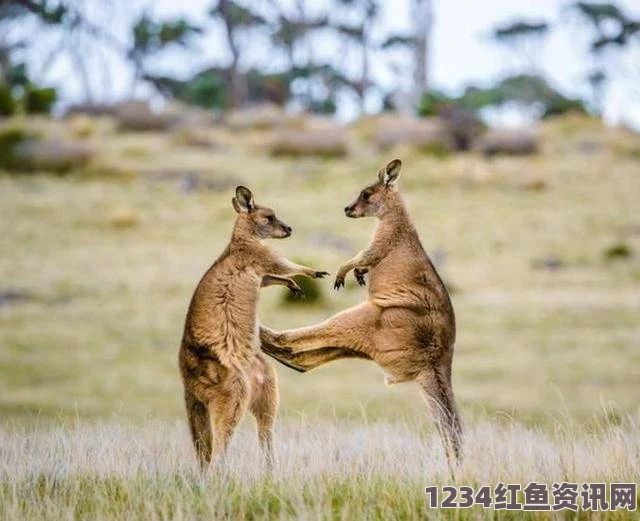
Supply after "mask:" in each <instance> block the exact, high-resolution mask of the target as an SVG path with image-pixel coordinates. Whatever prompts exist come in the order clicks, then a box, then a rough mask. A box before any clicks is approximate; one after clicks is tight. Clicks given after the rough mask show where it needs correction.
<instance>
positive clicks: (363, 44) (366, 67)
mask: <svg viewBox="0 0 640 521" xmlns="http://www.w3.org/2000/svg"><path fill="white" fill-rule="evenodd" d="M337 5H338V7H339V8H341V11H342V13H341V14H343V17H344V18H352V19H355V20H354V21H353V22H347V23H345V22H337V21H336V22H334V23H332V24H331V27H332V28H334V29H335V30H336V31H337V33H338V34H339V35H340V36H341V37H342V38H344V39H345V40H346V41H347V42H350V43H352V44H355V45H356V46H358V47H359V48H360V53H361V60H360V73H359V75H358V77H357V78H356V79H350V78H349V77H348V76H347V75H346V74H343V75H342V78H341V80H342V83H343V84H344V85H346V86H348V87H349V88H350V89H351V90H353V91H354V92H355V93H356V95H357V96H358V99H359V100H360V110H361V112H362V111H363V110H364V103H365V98H366V94H367V91H368V90H369V88H370V87H372V86H373V81H372V79H371V65H370V58H371V53H372V52H373V50H374V48H375V43H374V41H373V37H372V32H373V28H374V24H375V22H376V20H377V17H378V14H379V12H380V4H379V2H378V1H377V0H337Z"/></svg>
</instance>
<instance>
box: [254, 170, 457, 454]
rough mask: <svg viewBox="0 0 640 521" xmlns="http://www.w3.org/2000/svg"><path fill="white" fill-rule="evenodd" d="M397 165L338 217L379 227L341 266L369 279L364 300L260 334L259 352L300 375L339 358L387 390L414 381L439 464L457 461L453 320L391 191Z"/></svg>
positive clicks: (360, 280) (397, 195) (402, 208)
mask: <svg viewBox="0 0 640 521" xmlns="http://www.w3.org/2000/svg"><path fill="white" fill-rule="evenodd" d="M401 165H402V163H401V162H400V160H398V159H395V160H393V161H391V162H390V163H389V164H388V165H387V166H386V168H383V169H381V170H380V171H379V172H378V181H377V182H376V183H374V184H372V185H370V186H367V187H366V188H364V189H363V190H362V191H361V192H360V194H359V196H358V198H357V199H356V201H355V202H354V203H353V204H351V205H349V206H347V207H346V208H345V209H344V211H345V214H346V215H347V217H353V218H358V217H369V216H375V217H377V218H378V219H379V223H378V226H377V228H376V230H375V233H374V235H373V240H372V242H371V244H370V245H369V247H368V248H367V249H366V250H363V251H361V252H360V253H358V254H357V255H356V256H355V257H353V258H352V259H350V260H348V261H347V262H345V263H344V264H343V265H342V266H341V267H340V269H339V271H338V274H337V276H336V280H335V285H334V287H335V288H336V289H339V288H340V287H342V286H344V279H345V277H346V275H347V274H348V273H349V271H351V270H354V276H355V278H356V280H357V281H358V283H359V284H360V285H364V284H365V279H364V276H365V274H367V273H368V274H369V296H368V299H367V300H366V301H365V302H364V303H362V304H360V305H358V306H355V307H353V308H350V309H347V310H345V311H342V312H341V313H338V314H337V315H334V316H333V317H331V318H329V319H327V320H325V321H324V322H321V323H320V324H317V325H314V326H309V327H303V328H298V329H292V330H287V331H282V332H276V331H273V330H271V329H269V328H266V327H262V329H261V331H260V339H261V342H262V349H263V350H264V351H265V352H266V353H268V354H269V355H271V356H273V357H274V358H276V359H277V360H279V361H281V362H287V363H288V364H289V365H290V366H292V367H294V368H295V369H297V370H299V371H301V372H304V371H308V370H311V369H313V368H315V367H318V366H319V365H322V364H324V363H327V362H330V361H332V360H336V359H339V358H349V357H351V358H353V357H355V358H367V359H371V360H374V361H375V362H376V363H378V364H379V365H380V366H381V367H382V368H383V369H384V370H385V371H386V372H387V374H388V376H387V378H386V382H387V384H393V383H400V382H408V381H412V380H415V381H416V382H417V383H418V385H419V387H420V390H421V392H422V394H423V395H424V397H425V399H426V400H427V402H428V403H429V404H430V405H431V406H432V409H433V411H434V413H435V417H436V419H437V422H436V423H437V425H438V429H439V431H440V434H441V436H442V438H443V443H444V446H445V451H446V453H447V457H449V456H450V449H451V448H452V449H453V452H454V454H455V456H456V458H458V459H459V458H460V457H461V436H462V431H461V425H460V419H459V417H458V413H457V411H456V406H455V401H454V396H453V389H452V386H451V364H452V359H453V345H454V341H455V334H456V328H455V317H454V312H453V306H452V304H451V300H450V298H449V294H448V293H447V290H446V288H445V286H444V284H443V283H442V280H441V279H440V277H439V276H438V273H437V272H436V270H435V268H434V267H433V264H432V263H431V261H430V260H429V257H428V256H427V254H426V253H425V251H424V248H423V247H422V244H421V243H420V239H419V237H418V233H417V232H416V229H415V228H414V226H413V224H412V223H411V220H410V218H409V215H408V213H407V209H406V207H405V205H404V202H403V200H402V197H401V195H400V193H399V192H398V190H397V189H396V187H395V184H396V181H397V179H398V176H399V174H400V168H401Z"/></svg>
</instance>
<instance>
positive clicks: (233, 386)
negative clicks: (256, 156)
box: [179, 187, 328, 466]
mask: <svg viewBox="0 0 640 521" xmlns="http://www.w3.org/2000/svg"><path fill="white" fill-rule="evenodd" d="M232 202H233V206H234V208H235V209H236V211H237V212H238V216H237V219H236V222H235V226H234V228H233V233H232V235H231V241H230V243H229V245H228V246H227V248H226V249H225V251H224V252H223V253H222V255H221V256H220V257H219V258H218V260H216V262H215V263H214V264H213V266H211V268H209V270H208V271H207V272H206V273H205V275H204V276H203V277H202V279H201V280H200V283H199V284H198V286H197V288H196V290H195V292H194V294H193V298H192V300H191V305H190V306H189V311H188V312H187V317H186V321H185V326H184V334H183V338H182V346H181V348H180V355H179V362H180V372H181V375H182V380H183V383H184V395H185V403H186V408H187V416H188V419H189V427H190V430H191V435H192V438H193V444H194V448H195V450H196V454H197V456H198V460H199V461H200V463H201V465H202V466H206V465H207V464H208V463H209V462H210V461H211V460H212V458H214V457H216V456H218V455H221V454H223V453H224V452H225V450H226V448H227V445H228V443H229V441H230V439H231V436H232V434H233V431H234V429H235V427H236V426H237V424H238V423H239V422H240V420H241V419H242V417H243V415H244V413H245V411H246V410H247V408H248V409H249V410H250V411H251V413H252V414H253V415H254V416H255V418H256V421H257V424H258V437H259V440H260V443H261V445H262V446H263V448H264V449H265V451H266V455H267V460H268V462H269V463H271V462H272V460H273V424H274V421H275V418H276V414H277V409H278V387H277V379H276V373H275V371H274V369H273V367H271V365H270V364H269V363H268V362H267V361H266V358H265V356H264V355H263V354H262V353H261V352H260V349H259V338H258V327H259V326H258V318H257V315H256V308H257V304H258V293H259V290H260V287H264V286H270V285H274V284H280V285H284V286H287V287H288V288H289V289H290V290H291V291H292V292H294V293H295V294H298V295H300V294H302V290H301V289H300V287H299V286H298V284H297V283H296V282H295V281H294V280H293V279H292V278H291V277H292V276H295V275H306V276H309V277H324V276H326V275H328V273H326V272H322V271H316V270H314V269H312V268H307V267H305V266H300V265H297V264H294V263H292V262H290V261H289V260H287V259H285V258H282V257H280V256H278V255H277V254H276V253H275V252H274V251H272V250H271V249H269V248H267V247H266V246H264V245H263V244H262V242H261V241H262V239H267V238H286V237H288V236H289V235H290V234H291V228H290V227H288V226H287V225H285V224H284V223H283V222H281V221H279V220H278V219H277V218H276V217H275V215H274V213H273V211H272V210H270V209H269V208H264V207H260V206H256V205H255V204H254V203H253V196H252V195H251V192H249V190H248V189H246V188H244V187H238V188H237V189H236V197H235V198H234V199H233V201H232Z"/></svg>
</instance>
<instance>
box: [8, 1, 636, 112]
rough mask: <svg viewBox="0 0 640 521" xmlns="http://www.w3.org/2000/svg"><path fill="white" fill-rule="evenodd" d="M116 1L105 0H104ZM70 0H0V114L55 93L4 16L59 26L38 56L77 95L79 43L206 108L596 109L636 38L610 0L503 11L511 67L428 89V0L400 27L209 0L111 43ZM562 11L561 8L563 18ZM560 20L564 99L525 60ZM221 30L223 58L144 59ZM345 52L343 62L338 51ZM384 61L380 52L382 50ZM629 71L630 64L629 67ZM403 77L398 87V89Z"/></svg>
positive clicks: (36, 104) (311, 10)
mask: <svg viewBox="0 0 640 521" xmlns="http://www.w3.org/2000/svg"><path fill="white" fill-rule="evenodd" d="M118 1H119V0H105V5H106V4H107V3H109V2H111V3H114V2H118ZM87 5H88V4H86V3H83V2H82V0H66V1H65V0H0V115H10V114H13V113H14V112H16V111H24V112H27V113H38V112H44V113H47V112H49V111H50V110H51V107H52V106H53V104H54V103H55V101H56V90H55V89H53V88H51V87H50V86H46V85H39V84H38V82H37V81H35V79H34V78H32V77H31V75H30V71H29V70H28V68H27V66H26V65H25V63H24V62H22V61H19V60H17V59H16V56H21V54H20V51H23V50H25V49H28V48H29V46H30V45H32V44H33V40H32V39H33V38H37V37H38V35H37V34H33V36H31V37H24V38H22V39H11V38H10V37H9V33H10V32H9V31H8V28H10V27H11V24H15V23H19V22H23V21H25V20H27V19H29V20H31V21H34V20H35V23H36V24H37V26H38V28H39V29H38V30H39V31H40V30H41V31H59V32H61V33H62V34H63V35H65V37H64V38H62V39H61V45H60V46H59V47H56V48H54V49H51V56H50V62H51V64H52V63H54V62H55V60H56V59H57V58H58V56H59V55H62V54H65V53H66V54H68V55H69V56H71V57H72V59H73V60H74V61H73V63H74V64H75V65H76V67H75V69H76V70H77V73H78V75H79V79H80V82H81V83H82V84H83V85H85V86H86V89H85V91H86V101H87V102H88V103H93V102H94V100H93V99H92V96H91V89H90V87H89V84H90V78H88V75H89V72H88V70H87V66H86V61H85V59H84V58H83V56H82V53H83V50H82V46H81V45H80V44H79V42H87V41H91V42H92V43H93V44H95V45H100V46H106V47H109V48H111V49H112V50H114V51H115V52H117V53H118V54H119V55H120V56H122V58H123V59H125V60H127V62H129V63H130V64H131V66H132V68H133V70H134V75H133V79H132V85H131V92H135V89H136V87H137V86H139V85H140V84H146V85H151V86H153V88H154V89H155V90H156V91H157V92H159V93H161V94H163V95H164V96H166V97H169V98H173V99H177V100H180V101H183V102H185V103H188V104H192V105H197V106H200V107H204V108H207V109H220V110H222V109H226V108H237V107H244V106H247V105H250V104H255V103H259V102H265V101H267V102H272V103H275V104H278V105H283V106H284V105H290V106H295V107H297V108H300V109H303V110H306V111H310V112H315V113H325V114H332V113H334V112H335V111H336V108H337V105H338V103H339V100H340V99H343V98H344V97H345V96H350V97H352V98H353V99H355V100H356V101H357V103H358V105H359V106H360V108H361V110H364V106H365V101H366V100H367V98H368V96H369V95H370V94H371V93H375V95H376V97H377V98H378V99H381V100H383V108H384V109H389V110H390V109H394V108H398V105H399V104H398V101H397V100H398V98H400V97H402V98H404V99H408V100H409V101H410V106H412V107H414V108H416V109H417V111H418V113H420V114H422V115H432V114H441V113H445V114H446V113H448V114H450V113H451V112H452V111H453V112H455V111H456V110H459V111H468V112H473V113H477V112H478V111H481V110H482V109H484V108H487V107H500V106H515V107H523V108H526V109H532V110H534V111H535V112H536V114H537V115H538V116H540V117H546V116H550V115H554V114H560V113H563V112H566V111H568V110H577V111H587V110H589V111H591V112H594V113H598V112H599V111H600V110H601V106H602V99H603V97H604V96H605V94H606V88H607V82H608V80H609V75H610V73H611V71H610V67H609V61H610V60H608V58H609V57H610V56H611V55H612V54H613V53H617V52H620V51H622V50H626V49H627V48H629V47H631V46H632V45H637V43H638V41H640V20H635V19H632V18H631V17H630V16H629V15H627V14H626V13H625V12H624V11H623V10H622V9H621V8H620V7H618V6H617V5H616V4H614V3H597V2H575V3H572V4H570V5H569V6H567V7H566V11H563V12H562V13H561V14H560V16H559V19H558V20H555V21H549V20H524V19H522V20H512V21H511V22H510V23H507V24H504V25H500V26H498V27H495V28H493V30H492V39H493V41H494V42H496V44H497V45H500V46H503V47H504V48H505V49H507V50H509V52H512V53H513V55H514V56H515V57H517V58H518V59H519V60H520V61H521V62H523V63H522V64H521V66H520V67H519V69H518V70H517V71H511V72H510V73H509V74H506V75H505V77H503V78H501V79H500V80H499V81H497V82H495V84H493V85H489V86H469V87H468V88H467V89H466V90H465V91H464V92H463V93H461V94H460V95H457V96H453V95H449V94H447V93H444V92H439V91H436V90H434V89H433V85H432V84H431V81H430V70H429V64H430V60H429V54H430V50H431V45H432V38H431V33H432V27H433V23H434V20H435V18H434V6H433V3H432V0H410V7H411V19H412V21H413V27H412V29H411V30H410V31H408V32H406V33H402V34H395V33H389V32H388V31H387V32H386V33H385V30H384V24H383V23H382V20H381V12H382V0H331V1H330V2H326V3H323V4H318V3H317V2H312V0H294V1H293V2H283V1H281V0H261V1H258V2H249V1H246V0H245V1H242V0H214V1H213V2H212V4H211V6H210V8H209V9H208V12H207V18H206V20H204V21H202V20H201V21H200V22H199V23H194V22H193V21H190V20H188V19H186V18H184V17H178V18H174V19H158V18H157V17H155V16H153V15H152V14H150V13H149V12H143V13H142V14H141V15H139V17H138V18H137V19H136V20H134V21H133V24H132V25H131V27H130V28H129V31H130V34H129V35H128V37H127V38H126V39H125V41H124V42H123V41H121V40H120V37H121V35H117V34H113V32H112V29H111V27H110V26H109V24H108V23H104V24H102V23H97V22H96V21H95V17H94V18H92V17H91V16H89V14H88V11H87V9H86V6H87ZM569 15H570V16H569ZM568 20H570V21H571V22H572V23H574V26H576V27H578V29H579V30H580V31H581V33H582V34H584V35H586V38H587V39H588V42H589V43H588V49H586V50H585V52H586V57H587V59H586V60H585V63H588V64H589V65H588V67H587V71H586V73H585V83H586V84H587V85H588V86H589V88H590V91H591V95H590V96H588V99H587V97H585V99H574V98H568V97H565V96H564V95H563V94H562V93H560V92H559V91H558V90H556V89H555V88H554V87H553V81H552V78H547V77H545V75H544V73H543V72H541V68H540V67H539V64H538V63H537V59H538V58H539V56H540V54H541V53H540V47H541V45H542V44H543V42H544V40H545V39H546V38H547V37H548V34H549V32H550V31H551V30H553V29H554V28H560V29H563V27H564V26H566V24H567V23H568ZM214 25H216V26H217V27H222V28H223V35H224V41H223V42H221V43H222V44H223V45H224V47H225V51H226V54H227V55H228V56H229V57H230V58H229V60H228V61H227V62H226V63H224V64H220V63H211V64H209V65H208V66H206V67H204V68H203V69H202V70H199V71H196V72H195V73H194V74H192V75H191V76H190V77H188V78H178V77H173V76H170V75H166V74H160V73H158V72H157V69H156V68H155V67H154V63H157V61H158V58H161V57H162V56H163V55H164V54H165V53H167V52H169V51H170V50H175V49H182V50H183V51H185V53H186V55H187V56H188V55H189V53H195V52H197V48H198V45H199V44H200V43H201V42H203V41H204V39H205V38H207V36H208V35H209V34H210V31H211V30H212V27H213V26H214ZM258 41H259V42H263V41H266V42H269V45H268V48H267V49H265V50H264V51H265V53H266V54H267V55H269V56H273V58H272V59H269V60H268V62H269V63H264V65H263V66H261V67H255V66H254V67H247V66H246V63H247V60H246V56H247V53H250V52H251V50H252V47H255V46H256V45H257V44H256V42H258ZM319 47H323V48H324V50H326V49H327V48H330V49H335V50H336V53H338V54H339V56H337V57H336V59H332V60H327V59H326V58H323V56H326V52H325V53H322V52H318V48H319ZM399 53H401V54H402V55H403V56H409V57H410V59H411V64H412V65H411V67H412V69H413V75H412V81H411V82H408V81H404V82H403V85H404V86H405V87H403V88H404V91H403V92H402V96H398V89H396V88H391V89H390V88H389V87H386V88H385V87H383V85H382V84H381V82H380V81H379V80H378V79H377V78H376V76H375V74H374V71H373V67H372V61H373V59H374V58H385V57H387V58H389V59H388V60H386V61H387V63H388V62H391V63H392V66H393V56H397V55H398V54H399ZM347 54H349V56H351V57H353V56H356V57H357V59H351V60H346V59H344V57H346V56H347ZM383 61H384V60H383ZM634 74H635V75H638V76H639V77H640V66H639V67H638V70H633V71H629V75H630V76H632V75H634ZM406 85H410V87H406Z"/></svg>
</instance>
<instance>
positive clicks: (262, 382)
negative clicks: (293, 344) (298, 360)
mask: <svg viewBox="0 0 640 521" xmlns="http://www.w3.org/2000/svg"><path fill="white" fill-rule="evenodd" d="M278 402H279V396H278V378H277V376H276V371H275V369H274V368H273V367H272V366H271V365H270V364H269V363H268V362H267V361H266V360H265V359H264V356H258V357H256V361H255V363H254V369H253V372H252V374H251V402H250V404H249V408H250V410H251V414H253V416H254V417H255V419H256V424H257V427H258V441H259V442H260V446H261V447H262V449H263V451H264V453H265V457H266V462H267V466H268V468H273V464H274V462H275V455H274V451H273V426H274V423H275V421H276V416H277V414H278Z"/></svg>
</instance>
